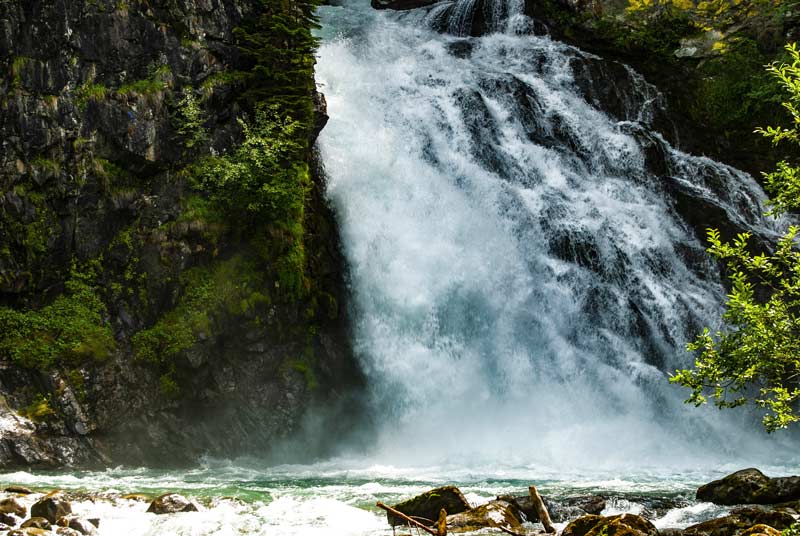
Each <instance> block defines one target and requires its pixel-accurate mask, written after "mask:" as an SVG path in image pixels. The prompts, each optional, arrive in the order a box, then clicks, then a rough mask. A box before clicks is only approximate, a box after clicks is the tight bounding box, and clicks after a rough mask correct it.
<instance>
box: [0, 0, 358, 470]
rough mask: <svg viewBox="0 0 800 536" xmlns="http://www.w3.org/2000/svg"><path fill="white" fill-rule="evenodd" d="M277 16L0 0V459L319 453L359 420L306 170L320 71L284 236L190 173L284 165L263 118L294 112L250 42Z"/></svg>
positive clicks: (324, 236)
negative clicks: (263, 160)
mask: <svg viewBox="0 0 800 536" xmlns="http://www.w3.org/2000/svg"><path fill="white" fill-rule="evenodd" d="M281 15H282V14H281V13H278V12H276V11H275V6H272V4H271V3H269V2H262V1H259V0H139V1H137V0H131V1H118V0H85V1H78V2H64V1H62V0H36V1H29V0H18V1H17V0H11V1H2V2H0V73H2V78H0V140H1V142H0V143H2V149H0V306H1V307H0V416H1V417H0V466H10V465H62V464H70V465H87V464H97V463H109V462H113V463H120V462H122V463H151V464H167V465H174V464H178V463H184V462H188V461H191V460H193V459H196V457H197V456H199V455H201V454H211V455H223V454H224V455H225V456H236V455H239V454H257V455H262V456H265V455H268V454H271V453H272V454H275V452H276V451H277V450H281V445H282V444H283V442H284V440H290V439H297V438H303V439H304V440H305V441H306V442H307V445H306V447H305V448H304V451H305V452H306V453H307V454H308V455H313V453H314V452H315V449H316V447H317V446H319V447H320V449H324V447H325V445H324V442H322V441H321V440H320V443H319V444H315V443H313V442H314V441H315V440H316V439H319V438H322V437H324V435H323V434H322V432H323V431H329V432H330V431H331V430H333V431H336V432H337V433H338V432H343V430H344V429H345V428H346V427H347V422H348V419H347V418H346V415H347V414H348V413H351V412H353V411H356V410H355V409H354V408H355V403H354V402H353V400H352V397H353V393H354V392H356V391H357V390H358V386H359V385H360V382H361V379H360V375H359V372H358V369H357V366H356V365H355V363H354V360H353V358H352V354H351V352H350V349H349V347H348V344H347V333H346V330H347V324H346V318H345V317H346V315H345V314H344V309H343V307H342V303H343V301H344V300H343V280H342V273H343V269H342V263H341V260H340V257H339V250H338V238H337V234H336V227H335V225H334V223H333V219H332V214H331V213H330V211H329V210H328V208H327V207H326V205H325V203H324V201H323V199H322V194H321V189H322V181H321V178H320V173H314V172H313V171H314V165H313V150H312V149H311V148H312V146H313V141H314V139H315V138H316V135H317V133H318V132H319V130H320V128H322V126H323V125H324V120H325V116H324V99H322V98H321V97H320V96H318V95H316V96H315V89H314V84H313V79H312V78H311V75H310V73H311V69H310V67H309V69H308V70H306V71H302V72H301V73H300V75H301V84H300V86H299V87H298V88H296V89H297V90H296V91H295V92H294V93H295V94H293V95H292V98H293V99H294V100H293V101H292V102H301V103H308V104H307V107H308V108H310V107H311V104H310V103H311V102H312V99H313V102H314V103H315V106H314V108H315V111H314V113H313V115H312V116H309V117H306V118H301V126H302V127H303V128H302V129H300V130H301V137H302V139H300V140H297V139H295V140H294V142H293V143H294V145H292V147H300V148H301V150H298V151H295V152H293V153H291V155H290V156H288V157H284V159H283V160H282V161H281V165H285V166H286V167H287V168H291V169H297V170H300V171H298V172H297V173H295V174H293V175H291V176H290V178H295V179H296V180H297V181H298V182H299V183H300V184H301V186H297V185H293V186H292V187H293V188H295V190H293V191H297V192H299V194H298V195H299V199H300V203H299V208H298V209H297V210H295V211H294V212H293V216H292V217H293V220H292V221H291V222H289V223H287V222H285V221H283V220H281V219H279V218H278V217H277V216H275V217H272V216H271V214H270V212H269V211H268V210H267V209H262V211H261V212H260V213H258V214H257V215H256V216H257V217H252V218H250V220H248V221H244V220H241V219H240V218H238V216H237V214H236V212H237V211H236V207H233V209H232V208H231V207H230V206H226V207H222V208H220V205H219V203H217V202H216V201H215V199H216V198H215V197H214V195H212V193H211V192H210V191H209V189H208V187H207V186H208V181H206V182H203V181H201V180H198V179H197V177H198V176H200V175H203V174H204V176H210V177H211V178H212V179H214V178H216V176H215V170H217V169H222V168H221V167H220V166H221V165H222V164H225V165H228V164H231V162H233V163H232V164H231V165H234V166H235V165H239V166H240V167H239V168H237V169H245V168H243V167H241V162H236V161H233V160H230V159H229V160H223V159H225V158H228V157H227V156H226V155H236V154H239V153H238V152H237V151H239V150H240V149H241V148H242V147H243V144H244V143H250V146H257V147H256V149H257V150H258V151H261V152H260V153H254V154H257V155H263V154H267V155H268V154H271V153H270V151H272V150H273V148H274V147H273V146H274V144H273V143H272V142H271V141H270V139H269V137H268V136H267V137H266V138H263V137H262V138H259V139H258V140H257V141H258V144H260V145H258V144H256V143H255V142H252V140H251V139H250V134H251V132H252V131H253V128H254V127H253V121H255V117H256V115H255V114H256V109H257V104H258V105H269V106H272V108H270V109H272V110H273V112H272V113H274V114H280V115H282V114H283V113H284V111H283V110H282V109H281V108H280V106H281V104H280V103H281V102H284V101H286V100H287V98H285V95H282V96H281V98H277V97H276V98H274V99H273V98H272V97H271V96H270V93H269V92H268V91H267V92H266V93H265V92H264V91H263V90H264V87H258V86H257V84H258V78H257V77H250V78H248V76H249V75H250V74H252V73H253V72H255V71H256V70H257V69H258V68H259V66H261V63H259V61H258V60H257V59H253V57H252V56H253V53H252V48H253V47H251V52H250V53H249V55H248V52H247V51H244V52H243V50H244V49H245V48H246V46H247V44H248V42H245V43H243V39H250V42H256V41H257V39H256V38H254V37H252V36H253V32H256V31H257V29H258V27H257V24H258V23H259V22H258V21H261V22H260V23H263V21H267V22H269V20H270V18H271V17H272V18H276V17H280V16H281ZM284 15H285V14H284ZM276 20H277V19H276ZM242 28H245V29H248V33H244V32H243V31H242ZM253 28H255V30H254V29H253ZM243 36H244V38H243ZM304 61H307V62H310V61H313V60H311V58H310V57H309V58H304ZM295 84H296V85H297V83H296V82H295ZM262 85H263V84H262ZM267 89H269V87H267ZM255 90H262V91H261V93H262V95H261V96H260V97H259V98H260V101H261V102H256V101H255V100H254V99H253V98H252V97H248V96H247V94H249V93H253V92H254V91H255ZM284 93H285V92H284ZM264 95H266V96H264ZM273 100H274V101H275V102H277V103H278V104H273ZM303 105H304V106H306V104H303ZM275 110H277V111H275ZM303 121H305V122H304V123H303ZM248 122H249V125H250V127H249V130H248ZM279 122H280V121H279ZM280 124H283V123H280ZM267 132H269V131H268V130H267ZM291 132H294V131H291ZM296 137H297V136H295V138H296ZM251 142H252V143H251ZM240 152H241V151H240ZM287 154H289V153H287ZM231 159H234V157H233V156H232V157H231ZM292 159H294V160H295V161H291V160H292ZM215 166H216V167H215ZM246 169H250V168H246ZM309 169H310V170H311V171H312V173H311V174H310V176H311V181H310V182H308V181H307V180H306V179H307V177H308V176H309V173H308V170H309ZM209 170H210V171H209ZM261 173H262V174H263V175H264V177H261V178H258V177H257V178H258V180H259V181H261V182H260V183H259V184H258V185H257V186H258V187H259V188H261V189H262V190H264V189H267V188H268V187H271V186H272V183H270V181H271V180H272V176H271V175H270V173H269V172H268V171H263V170H262V172H261ZM273 174H274V173H273ZM295 179H293V180H295ZM262 183H263V184H262ZM217 197H220V196H219V192H217ZM265 210H266V212H265ZM246 211H247V210H246V209H244V210H243V212H246ZM313 408H317V410H313ZM321 408H324V411H322V409H321ZM310 414H313V415H314V418H313V419H311V418H309V417H308V416H309V415H310ZM332 423H336V424H335V425H334V424H332Z"/></svg>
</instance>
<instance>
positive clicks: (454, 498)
mask: <svg viewBox="0 0 800 536" xmlns="http://www.w3.org/2000/svg"><path fill="white" fill-rule="evenodd" d="M393 508H394V509H395V510H397V511H399V512H402V513H404V514H405V515H407V516H409V517H413V518H415V519H416V520H417V521H419V522H421V523H424V524H426V525H433V523H434V522H435V521H436V520H437V519H438V518H439V510H441V509H442V508H444V509H445V511H446V512H447V513H448V514H460V513H461V512H465V511H467V510H469V509H470V505H469V503H468V502H467V499H466V498H465V497H464V494H463V493H461V490H459V489H458V488H457V487H455V486H444V487H441V488H436V489H432V490H430V491H426V492H425V493H422V494H420V495H417V496H416V497H414V498H412V499H408V500H407V501H403V502H401V503H398V504H396V505H394V506H393ZM386 517H387V519H388V521H389V524H390V525H392V526H393V527H394V526H397V525H405V522H404V521H403V520H402V519H400V518H399V517H397V516H395V515H393V514H391V513H387V514H386Z"/></svg>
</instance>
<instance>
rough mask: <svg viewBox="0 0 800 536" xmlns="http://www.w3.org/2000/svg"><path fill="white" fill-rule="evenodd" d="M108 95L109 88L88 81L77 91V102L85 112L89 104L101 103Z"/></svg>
mask: <svg viewBox="0 0 800 536" xmlns="http://www.w3.org/2000/svg"><path fill="white" fill-rule="evenodd" d="M107 95H108V88H107V87H106V86H104V85H102V84H95V83H94V82H92V81H90V80H87V81H86V82H84V83H83V84H82V85H80V86H78V87H77V88H76V89H75V99H76V100H75V102H76V103H77V105H78V108H80V109H81V110H83V109H84V108H86V105H87V104H89V102H101V101H103V100H105V98H106V96H107Z"/></svg>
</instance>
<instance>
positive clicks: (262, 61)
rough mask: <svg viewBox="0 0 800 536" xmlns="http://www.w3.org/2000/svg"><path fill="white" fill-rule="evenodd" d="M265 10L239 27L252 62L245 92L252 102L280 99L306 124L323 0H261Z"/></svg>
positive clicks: (278, 101) (286, 110) (283, 106)
mask: <svg viewBox="0 0 800 536" xmlns="http://www.w3.org/2000/svg"><path fill="white" fill-rule="evenodd" d="M260 3H261V6H262V12H261V14H260V15H259V16H258V17H257V18H254V19H253V20H251V21H247V22H246V23H245V25H244V26H242V27H240V28H237V29H236V30H235V35H236V37H237V39H238V40H239V43H240V44H239V47H240V49H241V50H242V54H243V55H244V57H245V58H246V59H247V60H248V62H249V65H248V68H247V70H246V71H245V74H244V82H245V84H246V88H247V89H246V93H245V95H246V96H247V97H248V98H250V99H251V100H252V101H253V102H262V103H263V102H270V103H275V104H278V105H279V106H280V108H281V110H282V112H283V113H284V114H287V115H291V116H292V117H294V118H295V119H297V120H298V121H300V122H301V123H303V124H306V125H307V124H310V121H311V119H312V116H313V101H312V100H311V97H312V94H313V91H314V76H313V69H314V61H315V60H314V52H315V51H316V48H317V45H318V40H317V39H316V37H314V35H313V34H312V30H313V29H314V28H317V27H319V25H318V23H317V18H316V14H315V10H316V7H317V6H318V5H319V3H320V1H319V0H294V1H292V2H285V1H282V0H261V2H260Z"/></svg>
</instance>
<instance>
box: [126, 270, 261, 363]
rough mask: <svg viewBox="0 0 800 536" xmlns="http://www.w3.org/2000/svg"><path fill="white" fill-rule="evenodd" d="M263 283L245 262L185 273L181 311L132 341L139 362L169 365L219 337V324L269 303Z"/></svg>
mask: <svg viewBox="0 0 800 536" xmlns="http://www.w3.org/2000/svg"><path fill="white" fill-rule="evenodd" d="M262 277H263V276H262V275H261V274H260V273H259V272H258V271H257V270H256V268H255V264H254V263H253V262H252V261H247V260H245V259H244V258H243V257H241V256H236V257H234V258H232V259H229V260H225V261H217V262H215V263H213V264H212V265H211V266H209V267H202V268H193V269H190V270H187V271H185V272H184V273H183V274H181V282H182V284H183V294H182V296H181V298H180V300H179V302H178V304H177V305H176V307H175V308H174V309H172V310H171V311H170V312H169V313H167V314H166V315H164V316H163V317H162V318H161V319H160V320H158V322H156V323H155V324H154V325H153V326H152V327H150V328H148V329H145V330H143V331H140V332H139V333H137V334H136V335H134V336H133V339H132V342H133V346H134V352H135V356H136V359H139V360H141V361H145V362H150V363H155V364H169V363H170V362H171V360H172V359H174V358H175V357H176V356H177V355H178V354H180V353H181V352H183V351H185V350H188V349H189V348H191V347H192V346H193V345H194V344H195V343H196V342H197V340H198V337H200V336H201V335H206V336H211V335H213V334H214V333H215V332H217V331H219V329H218V325H217V323H224V321H225V320H226V319H228V318H230V317H237V316H241V315H243V314H244V313H245V312H247V311H249V310H251V309H253V308H255V307H257V306H259V305H262V304H267V303H269V299H268V298H267V297H265V296H264V295H263V294H261V293H260V292H259V291H258V289H260V288H262V287H263V280H262Z"/></svg>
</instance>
